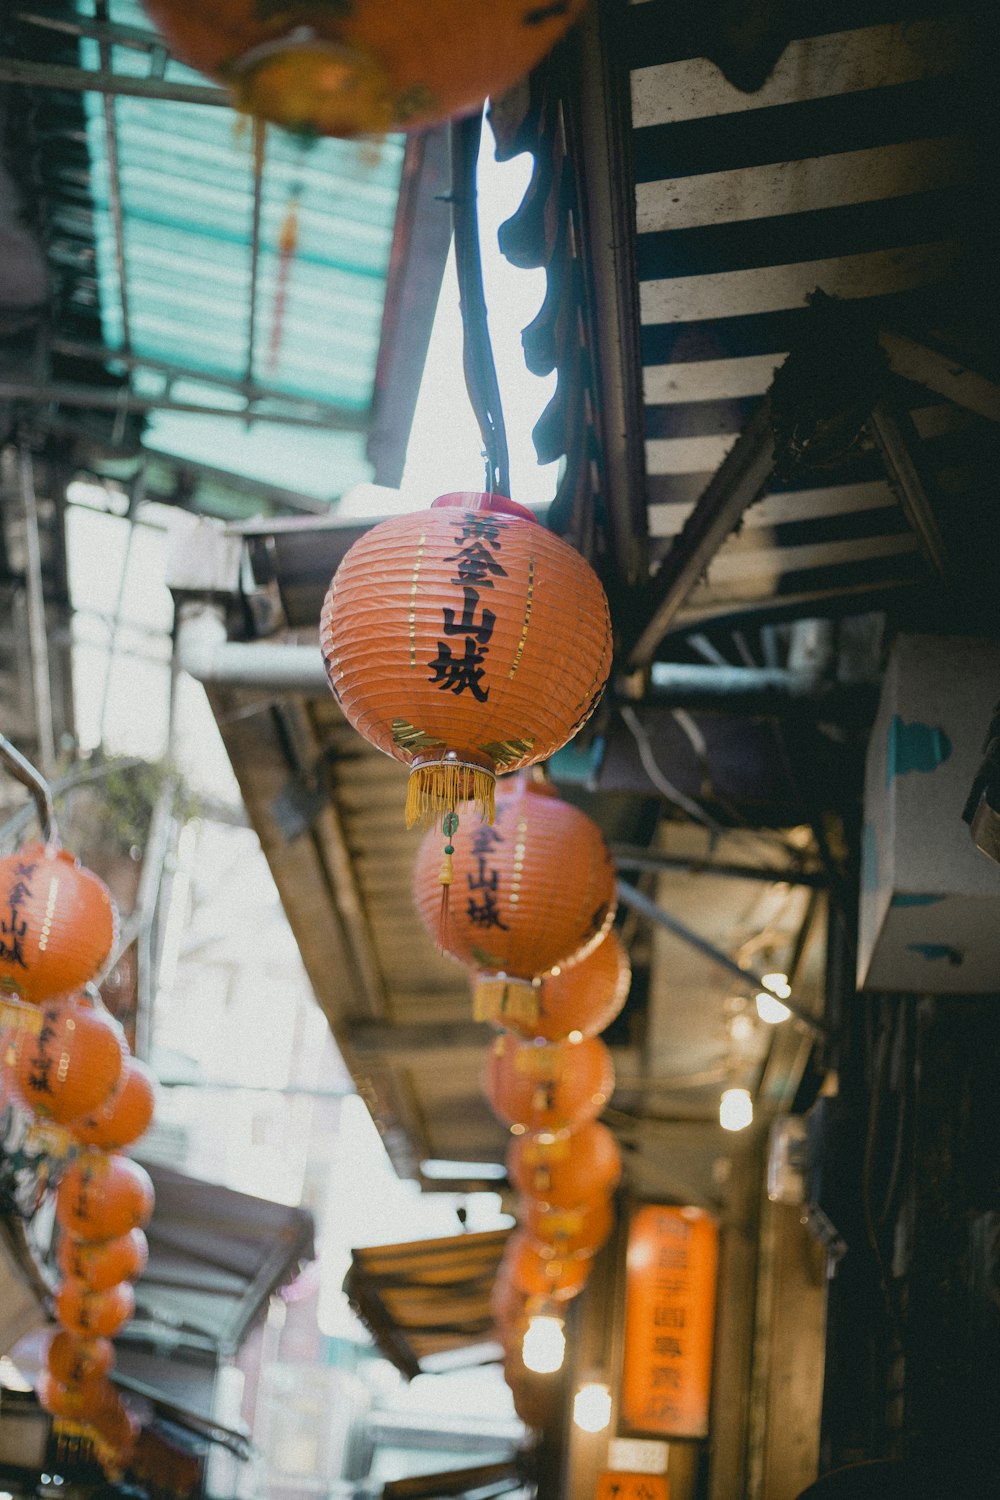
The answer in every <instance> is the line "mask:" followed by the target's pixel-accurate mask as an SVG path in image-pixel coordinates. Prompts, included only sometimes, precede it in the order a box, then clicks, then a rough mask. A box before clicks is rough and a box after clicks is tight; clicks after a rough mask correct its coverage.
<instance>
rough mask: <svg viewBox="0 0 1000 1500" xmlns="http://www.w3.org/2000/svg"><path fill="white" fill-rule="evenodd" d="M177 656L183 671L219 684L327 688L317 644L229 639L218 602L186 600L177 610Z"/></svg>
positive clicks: (299, 690) (314, 691)
mask: <svg viewBox="0 0 1000 1500" xmlns="http://www.w3.org/2000/svg"><path fill="white" fill-rule="evenodd" d="M177 656H178V662H179V664H180V666H181V668H182V670H183V671H185V672H188V673H189V674H190V675H191V676H192V677H194V678H195V679H196V680H197V681H198V682H204V683H210V684H213V685H215V686H218V687H250V688H262V689H272V690H273V691H275V692H283V693H306V694H310V695H313V694H315V695H319V694H323V695H325V694H326V693H327V692H329V684H328V682H327V676H326V669H325V667H324V665H323V658H322V656H321V654H320V652H319V649H318V648H317V647H316V646H296V645H289V644H287V643H286V644H277V645H269V644H267V643H266V642H263V641H231V640H229V639H228V636H227V634H226V622H225V617H224V613H223V610H222V607H221V606H219V605H212V604H205V603H203V602H201V601H199V602H197V603H188V604H182V605H181V606H180V609H179V610H178V616H177Z"/></svg>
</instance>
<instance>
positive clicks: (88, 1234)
mask: <svg viewBox="0 0 1000 1500" xmlns="http://www.w3.org/2000/svg"><path fill="white" fill-rule="evenodd" d="M152 1212H153V1184H152V1182H151V1181H150V1179H149V1173H148V1172H147V1171H146V1170H145V1169H144V1168H143V1167H140V1166H139V1163H138V1162H134V1161H130V1160H129V1158H128V1157H126V1156H108V1155H106V1154H105V1153H104V1152H102V1151H83V1152H81V1153H80V1155H79V1156H78V1157H77V1158H76V1160H75V1161H74V1162H72V1163H71V1165H70V1166H69V1167H68V1168H67V1169H66V1171H65V1172H64V1173H63V1175H62V1178H61V1179H60V1182H59V1186H58V1187H57V1188H56V1222H57V1224H58V1225H59V1227H60V1228H61V1229H62V1230H64V1231H65V1233H66V1234H68V1235H72V1236H73V1237H74V1238H75V1239H78V1240H110V1239H118V1238H119V1237H120V1236H122V1235H125V1234H128V1233H129V1232H130V1231H131V1230H133V1229H142V1228H144V1226H145V1225H146V1224H148V1223H149V1220H150V1217H151V1216H152Z"/></svg>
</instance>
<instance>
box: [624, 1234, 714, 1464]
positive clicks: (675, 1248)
mask: <svg viewBox="0 0 1000 1500" xmlns="http://www.w3.org/2000/svg"><path fill="white" fill-rule="evenodd" d="M718 1263H719V1226H718V1224H717V1223H716V1221H715V1220H714V1219H713V1218H712V1216H711V1215H710V1214H708V1213H706V1212H705V1211H704V1209H700V1208H668V1207H660V1206H658V1205H656V1204H647V1205H646V1206H645V1207H644V1208H640V1209H638V1210H637V1211H636V1212H635V1213H634V1214H633V1216H632V1219H631V1222H630V1224H629V1234H628V1252H627V1256H626V1263H625V1264H626V1279H625V1361H624V1374H623V1381H622V1415H623V1417H624V1419H625V1422H626V1424H627V1425H628V1426H629V1427H630V1428H632V1429H633V1431H636V1432H650V1433H656V1434H657V1435H658V1436H661V1437H674V1438H702V1437H705V1435H706V1434H707V1432H708V1399H709V1389H710V1385H711V1377H712V1336H713V1333H714V1329H715V1283H716V1273H717V1270H718Z"/></svg>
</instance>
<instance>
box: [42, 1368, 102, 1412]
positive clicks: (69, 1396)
mask: <svg viewBox="0 0 1000 1500" xmlns="http://www.w3.org/2000/svg"><path fill="white" fill-rule="evenodd" d="M112 1389H113V1388H112V1386H111V1385H110V1383H109V1382H108V1381H107V1380H105V1379H104V1377H103V1376H97V1377H96V1378H93V1379H90V1380H83V1381H75V1382H72V1383H68V1384H64V1383H63V1382H62V1381H59V1380H56V1379H55V1378H54V1376H52V1375H50V1374H48V1373H47V1372H45V1371H43V1372H42V1374H41V1375H40V1376H39V1377H38V1382H37V1384H36V1386H35V1394H36V1395H37V1397H38V1404H39V1406H40V1407H41V1408H42V1410H43V1411H47V1412H48V1413H49V1414H50V1415H51V1416H53V1417H63V1418H65V1419H67V1420H69V1421H71V1422H87V1421H89V1420H90V1419H91V1418H93V1417H95V1416H96V1415H97V1413H98V1412H99V1411H100V1410H101V1409H102V1407H103V1406H104V1404H105V1402H106V1401H107V1399H108V1395H109V1392H111V1390H112Z"/></svg>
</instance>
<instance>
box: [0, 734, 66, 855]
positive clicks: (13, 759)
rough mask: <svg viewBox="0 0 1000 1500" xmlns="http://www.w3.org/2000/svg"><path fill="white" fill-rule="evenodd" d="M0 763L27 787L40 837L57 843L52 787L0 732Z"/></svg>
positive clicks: (57, 832) (57, 835)
mask: <svg viewBox="0 0 1000 1500" xmlns="http://www.w3.org/2000/svg"><path fill="white" fill-rule="evenodd" d="M0 765H3V766H4V767H5V768H6V769H7V770H8V771H9V772H10V774H11V775H12V776H13V777H14V779H15V781H19V782H20V783H21V785H22V786H24V787H27V789H28V791H29V792H30V793H31V796H32V798H33V800H34V803H35V808H36V810H37V812H38V821H39V823H40V824H41V826H42V838H43V839H44V840H45V842H46V844H57V843H58V842H59V831H58V829H57V828H56V812H55V806H54V804H53V801H52V789H51V787H50V786H49V784H48V782H47V781H46V780H45V777H44V776H43V775H42V774H41V772H40V771H38V770H37V769H36V768H35V767H34V766H33V765H32V764H31V761H30V760H28V758H27V756H24V755H22V754H21V752H20V750H18V749H17V747H16V746H14V745H12V744H11V742H10V740H9V739H8V738H7V736H6V735H3V734H0Z"/></svg>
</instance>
